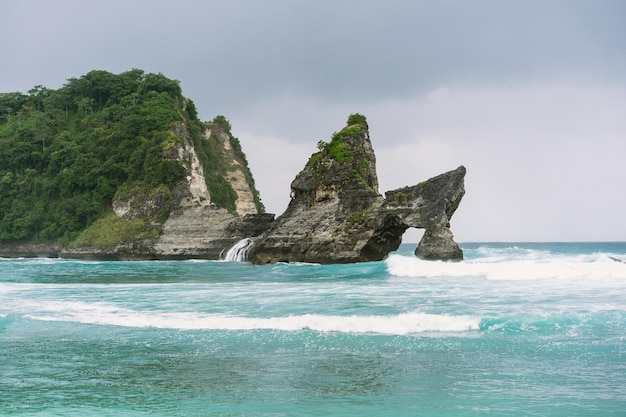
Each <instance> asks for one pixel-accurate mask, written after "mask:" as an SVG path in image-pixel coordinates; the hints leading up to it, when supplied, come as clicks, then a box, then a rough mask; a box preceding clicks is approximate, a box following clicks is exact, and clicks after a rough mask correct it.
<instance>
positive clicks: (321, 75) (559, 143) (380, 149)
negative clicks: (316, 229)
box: [0, 0, 626, 242]
mask: <svg viewBox="0 0 626 417" xmlns="http://www.w3.org/2000/svg"><path fill="white" fill-rule="evenodd" d="M131 68H141V69H143V70H145V71H147V72H161V73H163V74H164V75H166V76H167V77H169V78H173V79H176V80H179V81H180V83H181V86H182V89H183V94H184V95H185V96H187V97H189V98H191V99H192V100H193V101H194V102H195V103H196V107H197V108H198V112H199V114H200V116H201V118H202V119H204V120H211V119H213V117H214V116H216V115H218V114H222V115H224V116H226V117H227V118H228V119H229V120H230V122H231V124H232V126H233V134H234V135H235V136H237V137H238V138H239V139H240V141H241V143H242V146H243V149H244V151H245V152H246V154H247V156H248V160H249V162H250V165H251V168H252V171H253V174H254V176H255V179H256V183H257V187H258V188H259V190H260V192H261V196H262V199H263V202H264V203H265V206H266V207H267V209H268V211H270V212H275V213H277V214H280V213H282V212H283V211H284V209H285V208H286V206H287V203H288V201H289V184H290V182H291V181H292V179H293V178H294V177H295V175H296V174H297V173H298V172H299V171H300V170H301V169H302V167H303V166H304V164H305V162H306V161H307V159H308V157H309V156H310V154H311V153H313V152H315V151H316V146H315V145H316V144H317V142H318V140H320V139H325V140H328V139H329V138H330V136H331V135H332V133H333V132H335V131H337V130H340V129H341V128H342V127H343V126H344V125H345V121H346V119H347V116H348V115H349V114H350V113H357V112H358V113H362V114H364V115H365V116H366V117H367V120H368V123H369V126H370V133H371V138H372V144H373V146H374V149H375V151H376V155H377V164H378V177H379V182H380V191H381V193H383V192H384V191H386V190H390V189H394V188H398V187H402V186H405V185H413V184H416V183H418V182H420V181H423V180H424V179H427V178H429V177H432V176H434V175H437V174H440V173H442V172H445V171H448V170H451V169H454V168H456V167H457V166H459V165H465V166H466V167H467V176H466V181H465V188H466V195H465V197H464V200H463V202H462V203H461V206H460V207H459V209H458V211H457V213H456V214H455V216H454V218H453V219H452V231H453V232H454V234H455V237H456V240H457V241H459V242H467V241H581V240H584V241H589V240H626V220H624V214H625V212H626V163H625V162H626V1H622V0H593V1H591V0H562V1H561V0H524V1H516V0H510V1H509V0H475V1H473V0H456V1H454V0H432V1H421V0H406V1H403V0H384V1H383V0H380V1H370V0H332V1H331V0H328V1H324V0H314V1H313V0H312V1H309V0H302V1H298V0H291V1H288V0H263V1H261V0H256V1H255V0H229V1H224V0H220V1H212V0H198V1H192V0H188V1H185V0H177V1H161V0H149V1H148V0H107V1H87V0H73V1H71V0H56V1H49V0H38V1H34V0H20V1H12V0H0V91H2V92H9V91H22V92H27V91H28V90H29V89H31V88H32V87H33V86H35V85H44V86H46V87H48V88H59V87H60V86H62V85H63V84H64V83H65V82H66V80H67V79H68V78H70V77H80V76H81V75H84V74H86V73H87V72H89V71H90V70H93V69H102V70H107V71H110V72H113V73H120V72H123V71H126V70H129V69H131ZM405 238H406V241H409V240H413V241H414V240H415V239H418V238H419V235H418V234H417V233H407V234H406V235H405Z"/></svg>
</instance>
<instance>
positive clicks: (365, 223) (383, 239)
mask: <svg viewBox="0 0 626 417" xmlns="http://www.w3.org/2000/svg"><path fill="white" fill-rule="evenodd" d="M319 148H320V151H319V152H318V153H316V154H314V155H313V156H312V157H311V158H310V159H309V161H308V163H307V164H306V166H305V168H304V169H303V170H302V171H301V172H300V173H299V174H298V175H297V176H296V178H295V179H294V181H293V182H292V184H291V202H290V204H289V206H288V208H287V210H286V211H285V213H283V214H282V215H281V216H280V217H278V218H277V219H276V220H275V221H274V222H273V223H272V225H271V227H270V228H269V230H268V231H267V232H265V233H264V234H263V235H262V236H260V237H259V238H258V239H257V240H256V242H255V244H254V246H253V247H252V249H251V251H250V253H249V259H250V261H252V262H253V263H256V264H265V263H273V262H315V263H325V264H326V263H348V262H363V261H377V260H381V259H383V258H384V257H385V256H387V254H388V253H389V252H390V251H393V250H395V249H397V248H398V246H399V245H400V243H401V240H402V234H403V233H404V232H405V230H406V229H407V228H409V227H416V228H424V229H426V230H425V233H424V236H423V238H422V240H421V242H420V243H419V246H418V248H417V250H416V252H415V253H416V255H417V256H418V257H421V258H424V259H442V260H460V259H462V258H463V253H462V251H461V250H460V248H459V247H458V245H457V244H456V243H455V242H454V240H453V235H452V232H451V231H450V218H451V217H452V215H453V214H454V212H455V210H456V209H457V207H458V206H459V203H460V201H461V198H462V197H463V194H464V192H465V191H464V176H465V168H464V167H459V168H457V169H456V170H454V171H450V172H447V173H445V174H442V175H440V176H437V177H435V178H432V179H430V180H427V181H425V182H422V183H420V184H418V185H415V186H413V187H405V188H402V189H398V190H393V191H389V192H387V193H386V198H383V197H382V196H381V195H380V194H379V193H378V179H377V176H376V158H375V155H374V151H373V149H372V145H371V142H370V138H369V129H368V125H367V122H366V120H365V117H363V116H361V115H351V116H350V117H349V118H348V124H347V126H346V127H345V128H344V129H342V130H341V131H339V132H337V133H335V134H334V135H333V137H332V140H331V141H330V142H329V143H324V142H320V144H319Z"/></svg>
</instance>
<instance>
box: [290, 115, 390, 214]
mask: <svg viewBox="0 0 626 417" xmlns="http://www.w3.org/2000/svg"><path fill="white" fill-rule="evenodd" d="M317 148H318V149H319V152H316V153H314V154H313V155H312V156H311V158H309V161H308V162H307V164H306V166H305V168H304V169H303V170H302V171H301V172H300V173H299V174H298V175H297V176H296V178H295V179H294V181H293V182H292V183H291V196H292V203H293V204H295V205H303V206H306V207H311V206H314V205H316V204H317V203H320V202H333V201H335V202H336V201H338V199H339V200H343V199H344V198H343V197H344V196H345V195H346V193H347V192H348V193H354V192H358V193H361V194H363V195H364V196H365V195H367V196H369V198H366V199H365V200H370V199H371V198H378V197H379V194H378V177H377V175H376V156H375V155H374V150H373V148H372V143H371V142H370V137H369V129H368V126H367V121H366V119H365V116H363V115H360V114H356V113H355V114H351V115H350V116H349V117H348V122H347V124H346V126H345V127H344V128H343V129H341V130H340V131H338V132H335V133H333V135H332V137H331V140H330V141H329V142H326V141H324V140H320V141H319V142H318V143H317ZM370 203H371V201H368V203H367V204H370Z"/></svg>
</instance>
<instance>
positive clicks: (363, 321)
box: [25, 303, 480, 335]
mask: <svg viewBox="0 0 626 417" xmlns="http://www.w3.org/2000/svg"><path fill="white" fill-rule="evenodd" d="M25 317H27V318H29V319H32V320H44V321H69V322H79V323H83V324H97V325H111V326H123V327H137V328H147V327H151V328H161V329H179V330H282V331H300V330H313V331H318V332H340V333H373V334H386V335H410V334H417V333H425V332H465V331H470V330H478V329H479V328H480V318H477V317H471V316H449V315H438V314H427V313H422V312H409V313H401V314H396V315H389V316H382V315H350V316H338V315H322V314H302V315H289V316H283V317H240V316H239V317H238V316H229V315H222V314H203V313H198V312H154V311H135V310H130V309H124V308H118V307H115V306H108V305H102V304H92V303H56V304H55V303H51V304H48V305H47V306H46V307H45V309H44V311H41V312H38V313H34V314H32V313H31V314H26V315H25Z"/></svg>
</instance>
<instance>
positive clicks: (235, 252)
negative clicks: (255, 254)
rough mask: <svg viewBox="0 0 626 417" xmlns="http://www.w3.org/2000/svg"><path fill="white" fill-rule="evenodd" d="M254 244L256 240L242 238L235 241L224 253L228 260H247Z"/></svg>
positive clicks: (225, 258) (225, 259)
mask: <svg viewBox="0 0 626 417" xmlns="http://www.w3.org/2000/svg"><path fill="white" fill-rule="evenodd" d="M253 245H254V240H252V239H250V238H248V237H247V238H245V239H241V240H240V241H238V242H237V243H235V244H234V245H233V246H232V247H231V248H230V249H228V251H227V252H226V255H224V261H226V262H245V261H247V260H248V251H249V250H250V249H251V248H252V246H253Z"/></svg>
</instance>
